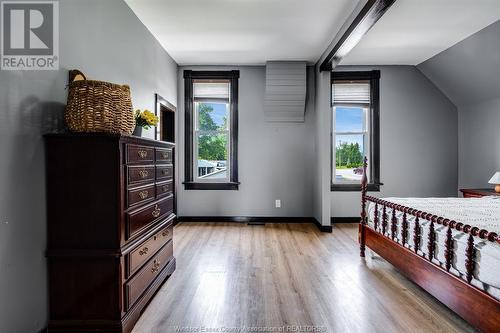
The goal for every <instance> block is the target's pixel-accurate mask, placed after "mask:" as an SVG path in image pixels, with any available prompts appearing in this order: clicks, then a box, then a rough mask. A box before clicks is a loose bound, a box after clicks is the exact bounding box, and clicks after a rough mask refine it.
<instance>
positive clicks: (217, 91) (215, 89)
mask: <svg viewBox="0 0 500 333" xmlns="http://www.w3.org/2000/svg"><path fill="white" fill-rule="evenodd" d="M193 97H194V99H195V100H203V99H209V100H210V99H219V100H226V101H229V82H195V83H193Z"/></svg>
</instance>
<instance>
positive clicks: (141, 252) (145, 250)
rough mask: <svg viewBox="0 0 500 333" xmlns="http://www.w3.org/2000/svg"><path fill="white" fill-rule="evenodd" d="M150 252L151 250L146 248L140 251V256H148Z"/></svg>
mask: <svg viewBox="0 0 500 333" xmlns="http://www.w3.org/2000/svg"><path fill="white" fill-rule="evenodd" d="M148 251H149V249H148V248H147V247H145V248H143V249H142V250H140V251H139V255H141V256H143V255H145V254H148Z"/></svg>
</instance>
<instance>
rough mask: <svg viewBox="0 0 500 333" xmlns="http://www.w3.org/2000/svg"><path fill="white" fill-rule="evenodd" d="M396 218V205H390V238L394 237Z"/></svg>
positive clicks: (396, 228)
mask: <svg viewBox="0 0 500 333" xmlns="http://www.w3.org/2000/svg"><path fill="white" fill-rule="evenodd" d="M397 222H398V220H397V219H396V206H392V220H391V238H392V240H394V239H395V238H396V231H397V230H398V227H397Z"/></svg>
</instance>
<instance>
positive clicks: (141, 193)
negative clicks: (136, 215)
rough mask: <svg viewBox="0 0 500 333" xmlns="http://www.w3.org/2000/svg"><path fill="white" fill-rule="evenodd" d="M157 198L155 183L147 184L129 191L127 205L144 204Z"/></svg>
mask: <svg viewBox="0 0 500 333" xmlns="http://www.w3.org/2000/svg"><path fill="white" fill-rule="evenodd" d="M154 198H155V185H154V184H151V185H147V186H142V187H138V188H135V189H131V190H128V191H127V207H131V206H134V205H137V204H141V203H142V204H144V203H147V202H149V201H151V200H154Z"/></svg>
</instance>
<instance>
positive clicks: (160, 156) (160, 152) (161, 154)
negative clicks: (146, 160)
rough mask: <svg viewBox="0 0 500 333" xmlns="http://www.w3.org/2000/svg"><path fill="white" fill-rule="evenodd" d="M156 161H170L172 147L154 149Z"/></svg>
mask: <svg viewBox="0 0 500 333" xmlns="http://www.w3.org/2000/svg"><path fill="white" fill-rule="evenodd" d="M155 154H156V163H172V149H160V148H156V149H155Z"/></svg>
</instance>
